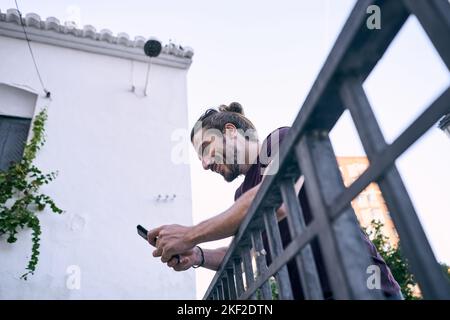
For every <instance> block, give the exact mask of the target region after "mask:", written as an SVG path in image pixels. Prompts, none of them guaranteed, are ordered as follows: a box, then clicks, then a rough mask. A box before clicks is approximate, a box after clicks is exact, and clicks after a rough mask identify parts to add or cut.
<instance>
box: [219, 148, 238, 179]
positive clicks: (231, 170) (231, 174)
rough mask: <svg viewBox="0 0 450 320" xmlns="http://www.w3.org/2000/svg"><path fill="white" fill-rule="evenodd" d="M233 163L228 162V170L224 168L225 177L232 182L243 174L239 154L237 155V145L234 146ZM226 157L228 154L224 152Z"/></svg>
mask: <svg viewBox="0 0 450 320" xmlns="http://www.w3.org/2000/svg"><path fill="white" fill-rule="evenodd" d="M233 149H234V150H233V151H234V152H233V163H230V164H226V165H225V166H226V168H227V169H228V170H224V173H223V178H224V179H225V181H226V182H232V181H233V180H234V179H236V178H237V177H238V176H239V175H240V174H241V168H240V166H239V164H238V155H237V146H234V148H233ZM224 158H225V159H227V157H226V154H224Z"/></svg>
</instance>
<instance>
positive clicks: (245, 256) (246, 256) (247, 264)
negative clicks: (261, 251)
mask: <svg viewBox="0 0 450 320" xmlns="http://www.w3.org/2000/svg"><path fill="white" fill-rule="evenodd" d="M250 249H251V248H250V246H245V247H244V248H243V249H242V262H243V263H244V272H245V282H246V284H247V287H246V289H245V290H248V288H249V287H250V286H251V284H252V283H253V282H254V281H255V277H254V275H253V267H252V256H251V254H250ZM250 299H252V300H255V299H256V294H255V293H253V294H252V295H251V297H250Z"/></svg>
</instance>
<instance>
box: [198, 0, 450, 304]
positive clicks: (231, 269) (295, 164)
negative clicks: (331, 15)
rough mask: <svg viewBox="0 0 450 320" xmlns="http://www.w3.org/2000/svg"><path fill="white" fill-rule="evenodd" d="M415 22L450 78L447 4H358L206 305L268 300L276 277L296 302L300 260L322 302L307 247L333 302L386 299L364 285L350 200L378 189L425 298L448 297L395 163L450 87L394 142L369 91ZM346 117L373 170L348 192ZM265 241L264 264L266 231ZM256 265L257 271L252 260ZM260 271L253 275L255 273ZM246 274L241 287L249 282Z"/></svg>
mask: <svg viewBox="0 0 450 320" xmlns="http://www.w3.org/2000/svg"><path fill="white" fill-rule="evenodd" d="M371 5H377V6H378V7H379V8H380V9H381V14H382V26H381V29H373V30H370V29H368V28H367V26H366V19H367V18H368V14H367V11H366V10H367V8H368V7H369V6H371ZM411 14H414V15H415V16H416V17H417V18H418V20H419V22H420V23H421V25H422V27H423V28H424V30H425V32H426V33H427V35H428V37H429V38H430V40H431V42H432V43H433V45H434V47H435V48H436V49H437V52H438V53H439V55H440V57H441V58H442V60H443V61H444V63H445V65H446V66H447V68H448V69H449V70H450V41H449V40H448V39H449V35H450V4H449V2H448V1H447V0H427V1H424V0H402V1H400V0H395V1H392V0H378V1H375V0H360V1H358V2H357V3H356V5H355V7H354V9H353V11H352V12H351V14H350V16H349V18H348V20H347V22H346V24H345V26H344V27H343V30H342V31H341V33H340V35H339V37H338V39H337V41H336V43H335V45H334V47H333V49H332V51H331V53H330V54H329V56H328V59H327V60H326V62H325V64H324V66H323V68H322V70H321V72H320V74H319V75H318V77H317V79H316V81H315V83H314V85H313V87H312V89H311V91H310V93H309V95H308V96H307V98H306V100H305V102H304V104H303V106H302V108H301V110H300V112H299V114H298V116H297V118H296V120H295V122H294V124H293V125H292V127H291V129H290V130H289V133H288V135H287V137H286V138H285V140H284V141H283V144H282V146H281V147H280V152H279V156H278V158H275V159H274V161H276V162H277V165H278V166H279V170H278V172H277V174H275V175H271V176H266V178H265V180H264V181H263V183H262V185H261V187H260V189H259V191H258V194H257V195H256V197H255V199H254V201H253V202H252V205H251V207H250V208H249V210H248V213H247V215H246V217H245V219H244V221H243V222H242V224H241V226H240V228H239V230H238V232H237V234H236V235H235V237H234V239H233V241H232V243H231V245H230V248H229V250H228V252H227V253H226V255H225V258H224V260H223V262H222V264H221V267H220V269H219V270H218V271H217V273H216V275H215V277H214V279H213V280H212V282H211V284H210V286H209V288H208V290H207V292H206V294H205V296H204V299H214V300H216V299H257V298H261V299H271V298H272V293H271V287H270V285H271V284H270V282H271V281H272V280H271V278H272V277H274V281H275V282H276V284H277V287H278V292H279V298H280V299H292V298H293V292H292V286H291V283H290V278H289V275H288V270H287V263H288V262H289V261H291V260H295V262H296V265H297V266H298V272H299V275H300V279H301V283H302V291H303V296H304V297H305V298H306V299H322V298H323V297H324V295H323V288H322V287H321V281H320V279H319V275H318V272H317V266H316V263H315V259H314V258H313V252H312V249H311V246H312V241H313V240H314V241H315V240H317V245H318V246H319V248H320V252H321V255H322V259H323V262H322V263H323V265H324V268H325V271H326V275H327V278H328V282H329V285H330V287H331V291H332V297H333V298H334V299H383V295H382V293H381V291H380V290H371V289H369V288H368V286H367V277H368V275H367V273H366V269H367V266H369V265H370V264H371V262H370V257H369V255H368V253H367V249H366V247H365V244H364V243H363V241H362V238H361V236H360V232H361V231H360V229H359V226H358V222H357V220H356V216H355V214H354V211H353V209H352V207H351V204H350V203H351V201H352V200H353V199H354V198H355V197H356V196H357V195H358V194H359V193H361V192H362V191H363V190H364V189H365V188H366V187H367V186H368V185H369V184H370V183H372V182H377V183H378V185H379V186H380V189H381V191H382V194H383V197H384V199H385V201H386V204H387V207H388V209H389V212H390V215H391V217H392V219H393V222H394V224H395V227H396V229H397V231H398V234H399V237H400V239H401V242H402V252H403V253H404V255H405V257H406V258H407V259H408V261H409V265H410V268H411V271H412V273H413V274H414V276H415V278H416V280H417V282H418V284H419V286H420V289H421V292H422V294H423V297H424V298H428V299H449V298H450V286H449V282H448V280H447V279H446V278H445V277H444V274H443V272H442V271H441V269H440V266H439V264H438V263H437V261H436V258H435V256H434V254H433V252H432V249H431V247H430V245H429V242H428V240H427V237H426V236H425V233H424V231H423V228H422V225H421V224H420V222H419V219H418V217H417V214H416V212H415V209H414V207H413V204H412V202H411V200H410V198H409V195H408V193H407V191H406V188H405V186H404V184H403V182H402V179H401V177H400V175H399V173H398V170H397V169H396V166H395V160H396V159H397V158H398V157H399V156H400V155H402V154H403V153H404V152H405V151H406V150H407V149H408V148H409V147H410V146H411V145H412V144H413V143H414V142H416V141H417V140H418V139H419V138H420V137H421V136H422V135H423V134H424V133H425V132H426V131H427V130H428V129H430V128H431V127H433V126H434V125H435V124H436V123H437V122H438V121H439V119H441V118H442V116H443V115H445V114H448V113H449V112H450V87H449V88H447V89H446V90H445V91H444V93H443V94H442V95H441V96H440V97H438V98H437V99H436V100H435V101H434V102H433V103H432V104H431V105H430V106H429V107H428V108H427V109H426V110H425V111H424V112H423V113H422V114H421V115H420V116H419V117H418V118H417V119H415V121H413V123H412V124H411V125H410V126H409V127H408V128H407V129H406V130H404V131H403V132H402V134H400V136H399V137H398V138H397V139H396V140H395V141H394V142H393V143H391V144H387V143H386V141H385V139H384V137H383V135H382V133H381V130H380V127H379V125H378V123H377V121H376V119H375V116H374V114H373V111H372V108H371V106H370V104H369V101H368V99H367V97H366V94H365V92H364V89H363V82H364V81H365V79H366V78H367V77H368V75H369V74H370V73H371V71H372V70H373V68H374V67H375V65H376V64H377V62H378V61H379V60H380V59H381V57H382V56H383V54H384V53H385V51H386V49H387V47H388V46H389V44H390V43H391V41H392V40H393V39H394V37H395V36H396V35H397V33H398V32H399V30H400V29H401V27H402V26H403V24H404V23H405V21H406V20H407V18H408V17H409V16H410V15H411ZM346 109H348V110H349V111H350V114H351V117H352V120H353V122H354V124H355V127H356V129H357V131H358V134H359V137H360V139H361V142H362V144H363V147H364V150H365V152H366V154H367V157H368V159H369V162H370V166H369V167H368V169H367V170H366V171H365V172H364V173H363V174H362V175H361V176H360V177H359V178H358V179H357V180H356V181H354V182H353V183H352V184H351V185H350V186H348V188H345V187H344V184H343V181H342V177H341V174H340V171H339V168H338V165H337V162H336V155H335V154H334V152H333V149H332V146H331V142H330V139H329V132H330V131H331V129H332V128H333V127H334V126H335V124H336V122H337V121H338V119H339V118H340V117H341V115H342V113H343V112H344V111H345V110H346ZM302 175H303V176H304V179H305V180H304V186H305V187H306V196H307V199H308V203H309V205H310V207H311V212H312V215H313V219H312V222H310V223H309V224H305V221H304V217H303V212H302V207H301V205H300V203H299V200H298V197H297V195H296V192H295V188H294V182H295V181H296V180H297V179H298V178H299V177H301V176H302ZM283 202H284V203H285V204H286V206H287V208H288V210H287V211H288V217H287V219H288V224H289V230H290V233H291V237H292V241H291V242H290V244H289V245H288V246H287V247H285V248H283V246H282V242H281V237H280V232H279V229H278V227H277V219H276V215H275V209H276V208H278V207H279V206H280V205H281V203H283ZM262 232H265V234H266V235H267V239H268V242H269V249H270V252H271V257H272V262H271V263H270V264H269V265H267V263H266V258H265V256H264V255H263V254H261V253H262V252H263V249H264V248H263V242H262V237H261V233H262ZM252 257H253V258H254V264H255V266H253V262H252V261H253V260H252V259H253V258H252ZM254 269H256V272H254ZM244 276H245V285H244V279H243V277H244Z"/></svg>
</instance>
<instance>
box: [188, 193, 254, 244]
mask: <svg viewBox="0 0 450 320" xmlns="http://www.w3.org/2000/svg"><path fill="white" fill-rule="evenodd" d="M259 187H260V184H259V185H257V186H255V187H253V188H251V189H250V190H248V191H247V192H245V193H244V194H243V195H242V196H241V197H240V198H239V199H238V200H237V201H236V202H235V203H234V204H233V205H232V206H231V207H230V208H229V209H228V210H226V211H224V212H222V213H221V214H219V215H217V216H215V217H212V218H210V219H208V220H205V221H203V222H201V223H199V224H198V225H196V226H194V227H193V228H192V229H191V231H190V234H189V235H188V237H189V238H190V241H191V243H193V244H194V245H196V244H199V243H202V242H208V241H214V240H219V239H223V238H227V237H230V236H232V235H234V234H235V233H236V231H237V230H238V228H239V226H240V224H241V222H242V220H243V219H244V217H245V215H246V214H247V211H248V209H249V207H250V205H251V203H252V201H253V199H254V198H255V196H256V193H257V192H258V189H259Z"/></svg>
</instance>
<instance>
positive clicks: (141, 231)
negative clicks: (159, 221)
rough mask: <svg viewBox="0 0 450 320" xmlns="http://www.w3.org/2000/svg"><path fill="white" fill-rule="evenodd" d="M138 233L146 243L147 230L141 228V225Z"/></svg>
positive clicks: (138, 227)
mask: <svg viewBox="0 0 450 320" xmlns="http://www.w3.org/2000/svg"><path fill="white" fill-rule="evenodd" d="M137 232H138V234H139V235H140V236H141V237H142V238H144V239H145V241H147V233H148V231H147V229H145V228H144V227H143V226H141V225H140V224H138V226H137Z"/></svg>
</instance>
